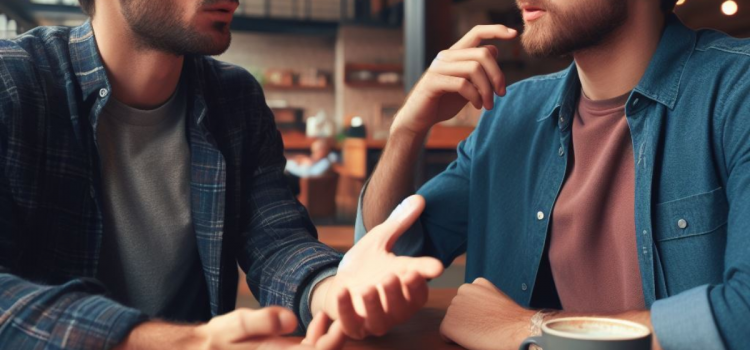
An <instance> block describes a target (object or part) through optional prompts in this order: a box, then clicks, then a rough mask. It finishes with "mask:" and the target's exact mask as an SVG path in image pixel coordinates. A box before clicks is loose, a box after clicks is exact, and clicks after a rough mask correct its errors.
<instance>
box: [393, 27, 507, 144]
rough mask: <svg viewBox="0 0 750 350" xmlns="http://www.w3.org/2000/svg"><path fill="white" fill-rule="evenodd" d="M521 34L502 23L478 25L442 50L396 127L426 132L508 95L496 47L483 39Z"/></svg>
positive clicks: (397, 121) (417, 86) (409, 99)
mask: <svg viewBox="0 0 750 350" xmlns="http://www.w3.org/2000/svg"><path fill="white" fill-rule="evenodd" d="M517 34H518V33H517V32H516V30H514V29H510V28H507V27H505V26H502V25H483V26H476V27H474V28H473V29H472V30H471V31H470V32H469V33H467V34H466V35H465V36H464V37H463V38H462V39H461V40H459V41H458V42H457V43H456V44H455V45H453V46H452V47H451V48H450V49H448V50H445V51H442V52H440V53H439V54H438V55H437V57H436V58H435V60H434V61H433V63H432V65H431V66H430V68H429V69H428V70H427V72H425V74H424V75H423V76H422V79H421V80H420V81H419V83H417V85H416V86H415V87H414V89H413V90H412V92H411V94H410V95H409V98H408V99H407V101H406V104H405V105H404V107H403V108H402V109H401V111H399V113H398V115H397V116H396V119H395V120H394V123H393V126H392V130H393V128H406V129H408V130H410V131H412V132H415V133H423V132H425V131H426V130H428V129H429V128H431V127H432V126H433V125H434V124H436V123H439V122H441V121H445V120H448V119H451V118H453V117H454V116H456V114H458V112H459V111H460V110H461V109H462V108H463V107H464V106H465V105H466V103H467V102H468V103H471V104H472V105H473V106H474V107H476V108H482V107H484V108H485V109H488V110H489V109H492V108H494V95H496V94H497V95H499V96H504V95H505V75H504V74H503V72H502V71H501V70H500V67H499V66H498V64H497V60H496V59H497V55H498V50H497V48H495V47H494V46H489V45H488V46H479V45H480V44H481V42H482V40H487V39H504V40H510V39H513V38H514V37H515V36H516V35H517Z"/></svg>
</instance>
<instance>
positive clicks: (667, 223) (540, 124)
mask: <svg viewBox="0 0 750 350" xmlns="http://www.w3.org/2000/svg"><path fill="white" fill-rule="evenodd" d="M517 3H518V7H519V8H520V9H521V10H522V11H523V16H524V21H525V32H524V34H523V37H522V42H523V45H524V47H525V48H526V50H527V51H528V52H529V53H531V54H533V55H538V56H551V55H552V56H554V55H565V54H571V55H572V56H573V58H574V59H575V63H574V64H573V65H572V66H571V67H570V68H569V69H567V70H565V71H562V72H560V73H556V74H551V75H547V76H540V77H534V78H531V79H528V80H525V81H522V82H519V83H517V84H514V85H512V86H509V87H507V88H506V87H505V83H504V78H503V76H502V72H501V71H500V67H499V66H498V65H497V63H496V62H495V59H494V57H496V56H497V50H496V49H495V48H494V47H478V46H479V45H480V43H481V41H482V39H511V38H514V37H515V36H516V32H515V31H514V30H511V29H508V28H505V27H503V26H479V27H477V28H475V29H474V30H472V31H471V32H470V33H469V34H467V35H466V36H465V37H464V38H463V39H461V41H459V42H458V43H457V44H456V45H455V46H453V47H452V48H451V49H449V50H446V51H443V52H441V53H440V54H439V55H438V56H437V58H436V59H435V61H434V62H433V64H432V65H431V67H430V68H429V70H428V71H427V73H425V75H424V76H423V78H422V80H421V81H420V82H419V83H418V84H417V86H416V87H415V89H414V91H413V92H412V94H411V96H410V98H409V100H408V101H407V102H406V104H405V106H404V107H403V108H402V110H401V111H400V112H399V113H398V115H397V117H396V119H395V121H394V125H393V126H392V128H391V137H390V139H389V141H388V145H387V146H386V149H385V152H384V154H383V156H382V157H381V160H380V163H379V165H378V168H377V170H376V171H375V173H374V174H373V176H372V178H371V179H370V180H369V182H368V184H367V186H366V188H365V190H363V195H362V198H361V201H360V215H359V218H358V222H357V237H358V238H361V237H363V236H364V237H367V236H366V235H365V227H372V226H374V225H375V224H377V223H379V222H381V221H382V219H383V218H385V217H386V213H387V211H388V210H390V208H393V207H394V206H395V204H396V203H398V202H399V201H401V200H402V199H403V198H405V197H406V196H408V195H409V194H411V193H412V192H413V190H414V189H413V185H412V184H413V182H412V181H413V176H409V175H413V172H414V168H413V164H415V162H414V160H415V159H416V157H417V154H418V152H419V149H420V148H421V145H422V143H423V141H424V138H425V135H426V134H427V132H428V130H429V129H430V127H432V125H434V124H435V123H437V122H440V121H442V120H446V119H449V118H451V117H453V116H454V115H455V114H456V112H457V111H458V110H459V109H460V108H461V107H463V106H464V105H465V104H466V102H467V101H468V102H471V103H472V104H473V105H474V106H475V107H477V108H481V107H484V108H485V109H486V111H485V112H484V114H483V116H482V118H481V120H480V122H479V125H478V126H477V128H476V130H475V131H474V132H473V133H472V135H471V136H469V137H468V138H467V139H466V140H464V141H463V142H462V143H461V144H460V145H459V146H458V159H457V160H456V161H455V162H454V163H452V164H451V165H450V166H449V167H448V168H447V169H446V170H445V171H444V172H443V173H441V174H440V175H438V176H437V177H435V178H434V179H432V180H431V181H430V182H428V183H427V184H425V185H424V186H423V187H422V188H421V189H419V191H418V192H417V193H418V194H420V195H421V196H423V197H424V201H425V202H426V207H425V210H424V212H423V214H422V215H421V217H420V220H419V222H418V223H417V224H416V225H415V226H413V227H412V228H411V230H410V231H409V232H407V233H406V234H405V235H404V236H402V239H400V240H399V241H398V242H397V244H396V247H395V249H396V250H397V252H398V253H399V254H404V255H414V256H432V257H436V258H438V259H440V260H441V261H442V262H443V264H444V265H446V266H447V265H449V264H450V263H451V262H452V261H453V259H455V258H456V257H457V256H459V255H461V254H463V253H467V266H466V281H467V284H465V285H464V286H462V287H461V288H460V289H459V291H458V295H457V296H456V298H455V299H454V300H453V302H452V304H451V306H450V308H449V309H448V312H447V315H446V317H445V319H444V321H443V324H442V326H441V332H442V333H443V335H444V336H445V337H446V338H448V339H450V340H452V341H454V342H457V343H458V344H460V345H462V346H464V347H467V348H470V349H490V348H492V349H513V348H517V347H518V345H519V344H520V342H521V341H522V339H524V338H525V337H527V336H529V335H531V334H533V333H534V332H537V331H538V329H539V327H538V326H539V323H540V322H541V321H543V320H549V319H554V318H559V317H566V316H576V315H583V316H594V315H604V316H611V317H617V318H623V319H629V320H633V321H637V322H640V323H643V324H645V325H648V326H649V327H651V328H652V329H653V331H654V335H655V342H654V348H657V349H658V348H664V349H722V348H728V349H743V348H747V346H748V345H747V344H750V322H749V321H750V316H748V315H750V303H749V302H748V300H750V216H748V215H747V213H748V212H750V100H748V96H750V42H748V41H743V40H738V39H734V38H731V37H728V36H727V35H725V34H722V33H718V32H715V31H709V30H704V31H698V32H695V31H693V30H691V29H689V28H687V27H685V26H684V25H683V24H682V23H681V22H680V21H679V19H678V18H677V17H676V16H674V15H673V14H672V13H671V12H672V9H673V7H674V5H675V1H669V0H662V1H657V0H633V1H607V0H574V1H571V0H519V1H517ZM405 174H406V176H405ZM410 198H411V199H410V200H409V201H416V202H422V199H421V198H418V197H416V198H415V197H410ZM633 276H635V279H633Z"/></svg>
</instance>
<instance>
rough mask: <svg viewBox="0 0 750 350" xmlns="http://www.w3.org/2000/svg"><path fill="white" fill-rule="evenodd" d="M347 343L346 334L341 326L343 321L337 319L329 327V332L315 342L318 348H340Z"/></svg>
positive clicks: (321, 349) (337, 349)
mask: <svg viewBox="0 0 750 350" xmlns="http://www.w3.org/2000/svg"><path fill="white" fill-rule="evenodd" d="M345 343H346V335H345V334H344V330H343V329H342V328H341V322H339V321H336V322H334V323H333V325H331V328H329V329H328V333H326V334H325V335H323V336H322V337H321V338H320V339H319V340H318V341H317V342H316V343H315V348H316V349H318V350H339V349H341V348H343V347H344V344H345Z"/></svg>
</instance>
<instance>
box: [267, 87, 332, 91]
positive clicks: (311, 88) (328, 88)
mask: <svg viewBox="0 0 750 350" xmlns="http://www.w3.org/2000/svg"><path fill="white" fill-rule="evenodd" d="M263 89H264V90H266V91H310V92H333V86H331V85H328V86H302V85H291V86H287V85H264V86H263Z"/></svg>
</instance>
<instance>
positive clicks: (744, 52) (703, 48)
mask: <svg viewBox="0 0 750 350" xmlns="http://www.w3.org/2000/svg"><path fill="white" fill-rule="evenodd" d="M696 34H697V41H696V45H695V50H696V51H698V52H710V53H712V54H714V55H717V56H719V57H721V56H726V57H727V58H734V59H739V60H745V61H750V39H740V38H735V37H731V36H729V35H727V34H724V33H722V32H718V31H715V30H699V31H698V32H697V33H696Z"/></svg>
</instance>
